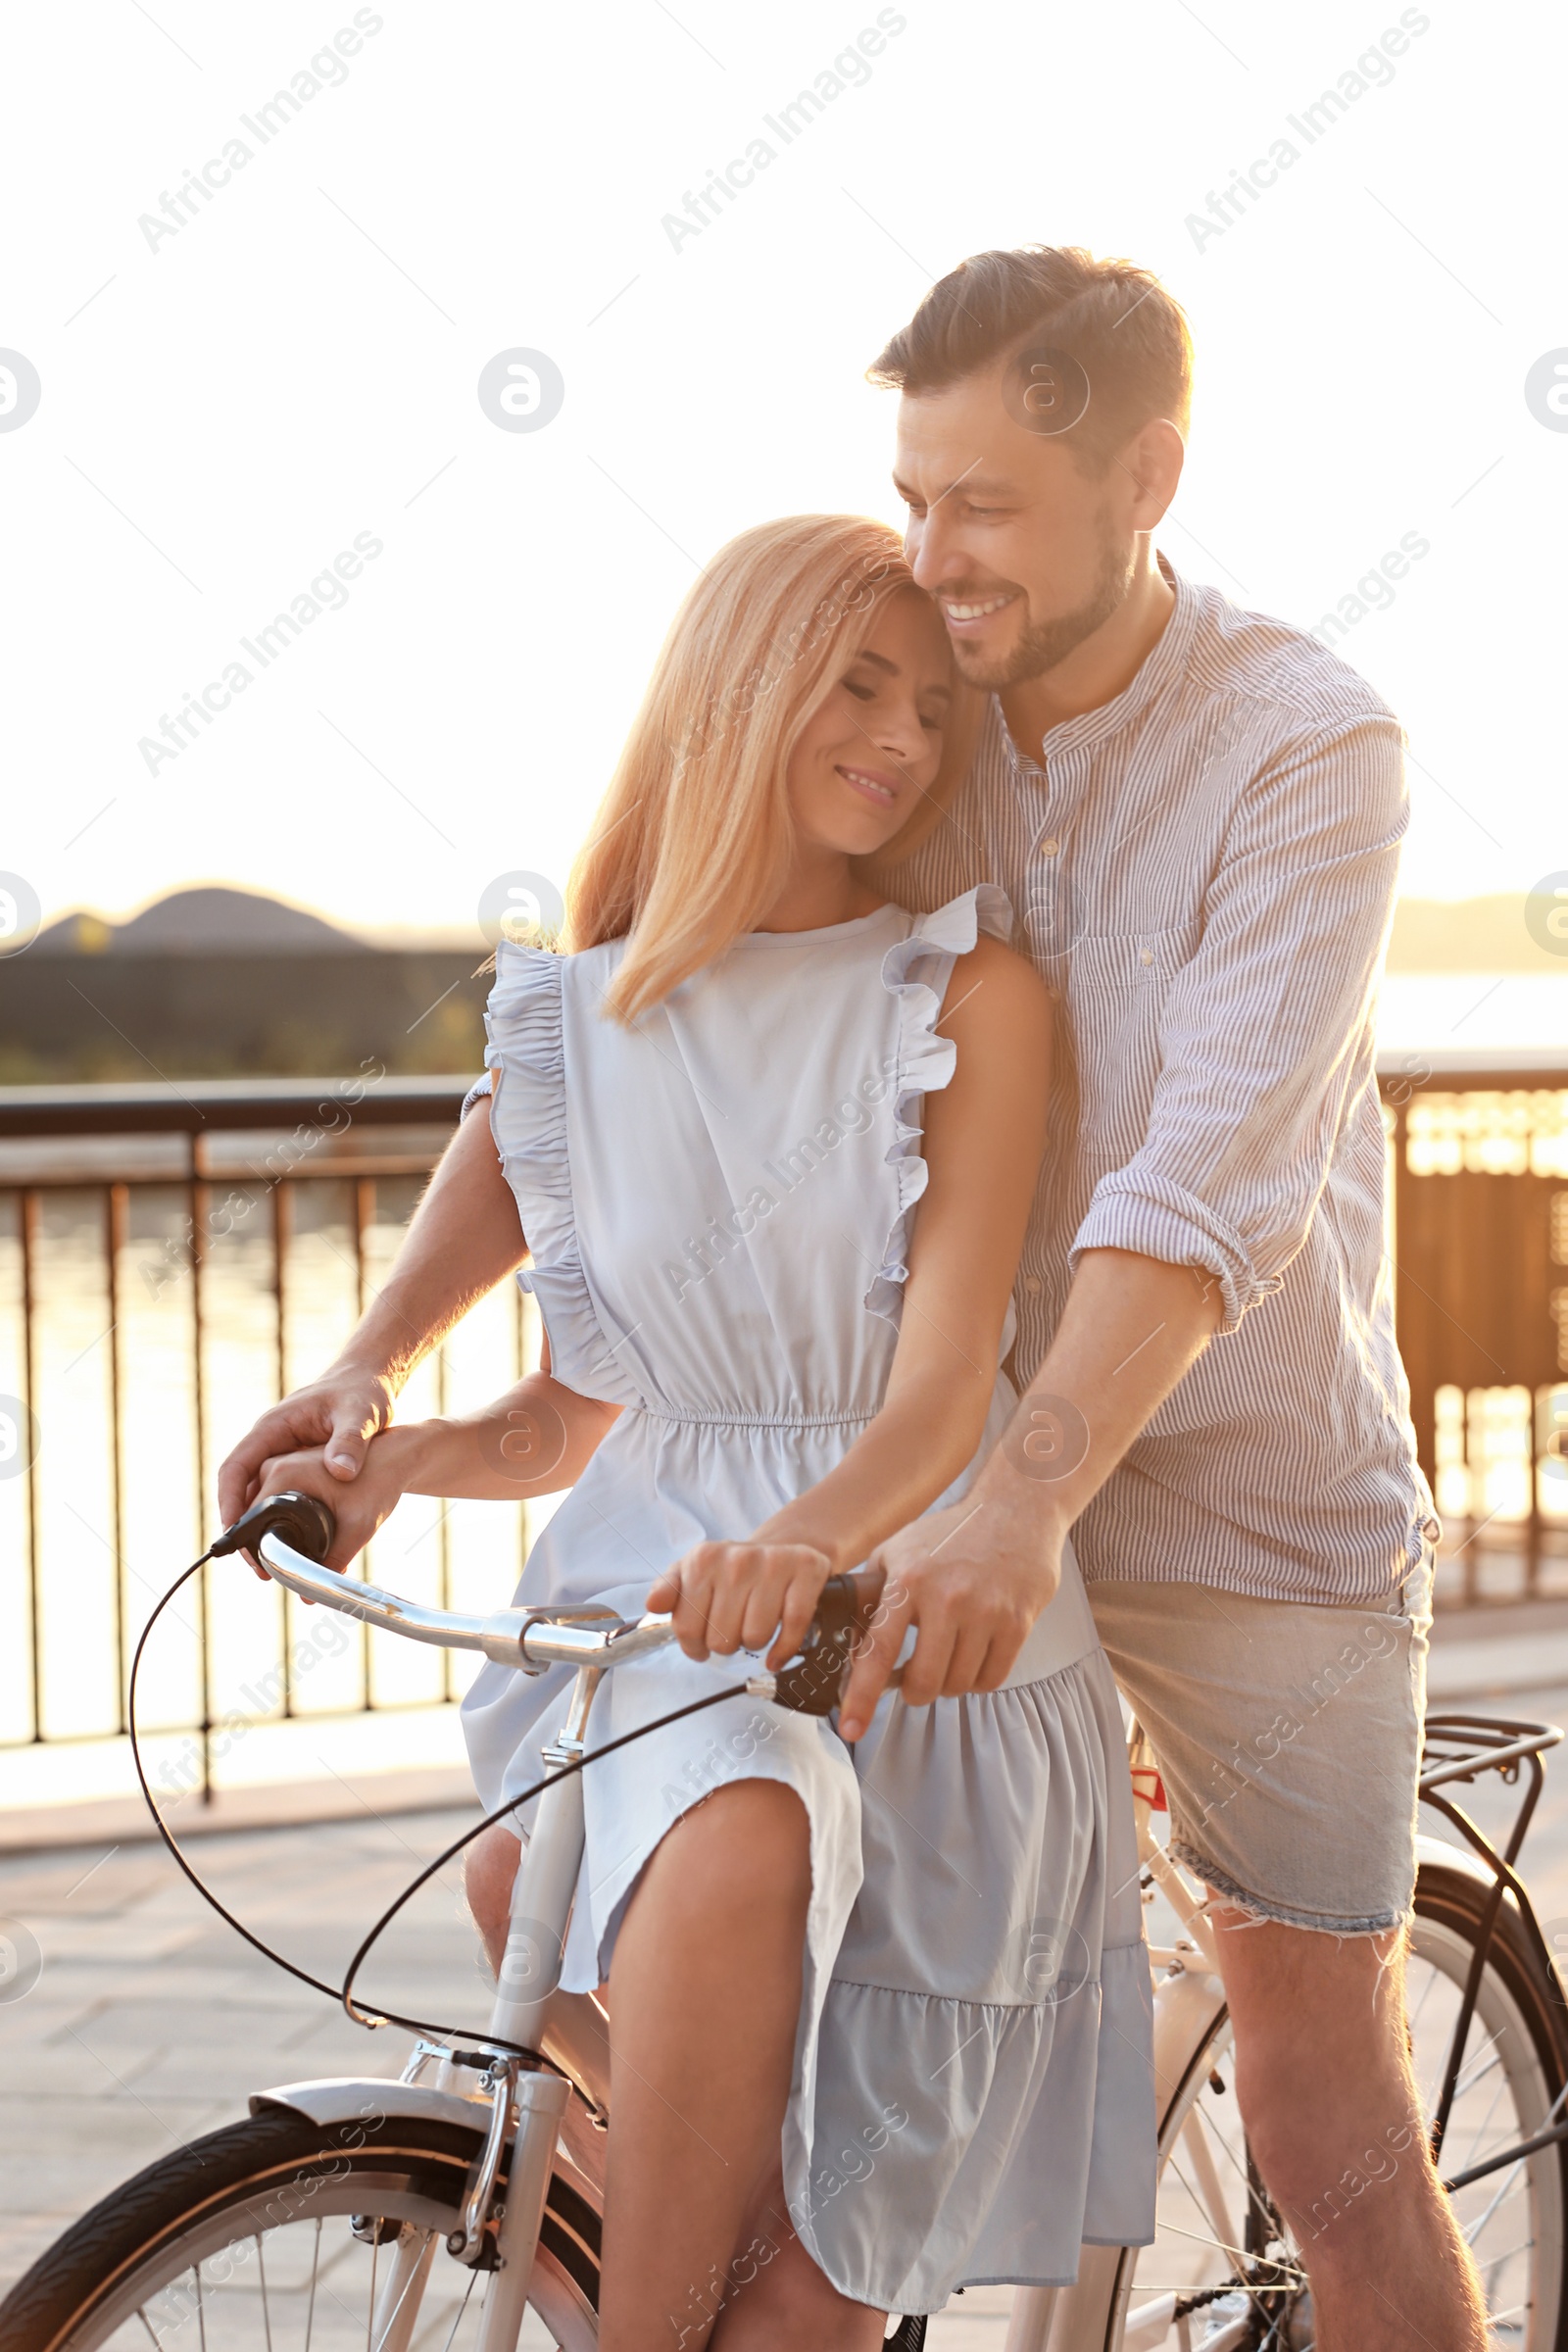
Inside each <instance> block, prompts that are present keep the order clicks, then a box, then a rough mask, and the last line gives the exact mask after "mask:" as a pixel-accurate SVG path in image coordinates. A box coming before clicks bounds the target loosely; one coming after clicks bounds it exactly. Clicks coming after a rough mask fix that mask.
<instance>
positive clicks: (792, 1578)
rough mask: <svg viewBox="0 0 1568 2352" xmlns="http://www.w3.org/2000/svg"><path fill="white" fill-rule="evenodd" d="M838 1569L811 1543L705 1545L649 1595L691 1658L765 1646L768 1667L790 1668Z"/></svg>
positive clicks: (689, 1554) (654, 1608)
mask: <svg viewBox="0 0 1568 2352" xmlns="http://www.w3.org/2000/svg"><path fill="white" fill-rule="evenodd" d="M832 1574H833V1562H832V1561H831V1560H830V1559H829V1557H828V1555H827V1553H826V1552H825V1551H818V1550H817V1549H816V1547H815V1545H814V1544H773V1543H761V1542H759V1541H758V1540H757V1539H755V1538H754V1539H753V1540H752V1542H750V1543H748V1544H697V1545H696V1546H695V1547H694V1548H693V1549H692V1550H691V1551H689V1552H687V1554H686V1556H685V1558H684V1559H681V1560H677V1561H676V1562H675V1565H674V1567H673V1568H666V1569H665V1570H664V1573H663V1575H662V1577H661V1578H660V1579H659V1582H658V1583H657V1584H656V1585H655V1586H654V1587H653V1589H652V1591H651V1592H650V1593H649V1595H648V1606H649V1608H650V1609H651V1610H652V1611H653V1612H654V1613H655V1614H656V1615H657V1614H662V1612H663V1611H664V1610H665V1609H667V1610H669V1611H670V1613H671V1615H672V1616H673V1618H674V1621H675V1635H676V1639H677V1640H678V1641H679V1642H680V1645H681V1647H682V1649H683V1650H684V1651H685V1652H686V1655H687V1656H688V1657H689V1658H706V1657H709V1656H711V1655H716V1656H718V1657H724V1658H727V1657H729V1656H730V1655H731V1654H732V1653H733V1652H734V1651H735V1650H737V1649H752V1650H758V1649H761V1648H762V1646H763V1645H764V1643H766V1642H769V1641H772V1638H773V1636H774V1634H775V1633H776V1634H777V1636H778V1639H777V1640H776V1641H773V1646H772V1648H771V1649H769V1650H768V1653H767V1664H768V1666H769V1667H770V1668H774V1667H779V1666H783V1665H786V1664H787V1663H788V1661H789V1660H790V1659H791V1658H793V1657H794V1655H795V1653H796V1651H797V1650H798V1649H799V1648H800V1646H801V1644H802V1642H804V1641H805V1639H806V1634H807V1628H808V1627H809V1625H810V1622H811V1618H812V1616H813V1614H814V1613H815V1609H816V1604H817V1602H818V1600H820V1598H821V1596H822V1587H823V1586H824V1585H825V1584H826V1583H827V1580H828V1578H829V1577H830V1576H831V1575H832Z"/></svg>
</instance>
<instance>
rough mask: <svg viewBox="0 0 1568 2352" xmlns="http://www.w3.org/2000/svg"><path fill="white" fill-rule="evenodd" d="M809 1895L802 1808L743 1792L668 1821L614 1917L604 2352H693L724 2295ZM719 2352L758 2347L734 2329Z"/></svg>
mask: <svg viewBox="0 0 1568 2352" xmlns="http://www.w3.org/2000/svg"><path fill="white" fill-rule="evenodd" d="M810 1891H811V1869H810V1841H809V1827H808V1823H807V1817H806V1810H805V1807H804V1806H803V1805H802V1803H801V1800H800V1798H799V1796H797V1794H796V1793H795V1791H794V1790H793V1789H788V1788H786V1787H785V1786H784V1785H783V1784H782V1783H781V1782H777V1781H761V1780H758V1781H740V1782H736V1783H734V1784H732V1785H731V1786H730V1787H729V1788H727V1789H715V1790H714V1791H713V1793H712V1794H711V1796H709V1797H707V1798H706V1799H705V1800H704V1801H703V1802H702V1803H701V1804H699V1805H697V1806H695V1807H694V1808H693V1810H692V1811H691V1812H690V1813H687V1814H684V1815H683V1816H682V1817H681V1819H680V1820H679V1821H678V1822H676V1824H675V1825H674V1827H673V1828H672V1829H671V1830H670V1832H669V1834H668V1835H667V1836H666V1837H665V1838H663V1840H662V1843H661V1844H660V1846H659V1848H658V1850H657V1851H656V1852H655V1854H654V1856H653V1858H652V1860H651V1861H650V1862H649V1864H648V1867H647V1869H646V1870H645V1871H644V1872H643V1875H642V1878H641V1881H640V1882H639V1884H638V1887H637V1890H636V1892H635V1894H634V1895H633V1896H632V1899H631V1902H630V1903H629V1905H628V1906H627V1910H626V1916H625V1919H624V1920H623V1922H622V1923H621V1929H620V1933H619V1936H617V1937H616V1941H615V1954H614V1960H613V1966H612V1969H611V1977H610V1999H611V2019H612V2024H611V2057H610V2064H611V2116H612V2123H611V2131H610V2151H609V2170H608V2178H607V2182H606V2194H605V2248H604V2270H603V2279H602V2289H601V2298H600V2320H599V2341H600V2343H601V2345H602V2346H603V2347H604V2352H653V2347H655V2346H661V2345H667V2346H668V2347H669V2352H700V2348H701V2347H702V2346H705V2345H706V2344H707V2343H708V2341H709V2337H710V2334H711V2330H712V2327H713V2323H714V2320H715V2318H716V2317H717V2314H718V2309H719V2305H720V2304H721V2302H722V2301H723V2299H724V2296H725V2295H726V2293H729V2292H731V2291H733V2287H732V2266H733V2263H734V2258H735V2254H736V2251H737V2246H738V2244H739V2241H740V2239H741V2234H742V2224H743V2223H744V2222H745V2221H746V2220H747V2218H748V2216H749V2215H750V2214H751V2212H752V2210H753V2208H754V2207H755V2205H756V2204H757V2202H758V2199H759V2196H760V2194H761V2193H762V2192H763V2191H764V2190H765V2188H766V2187H767V2185H768V2183H769V2182H770V2181H771V2180H772V2179H773V2177H774V2175H775V2173H776V2171H777V2168H778V2149H779V2133H780V2130H781V2127H782V2125H783V2121H784V2107H785V2102H786V2100H787V2098H788V2096H789V2085H790V2069H791V2064H792V2062H793V2059H794V2053H795V2030H796V2023H797V2020H798V2018H799V2014H800V2004H801V1955H802V1952H803V1950H804V1947H805V1941H806V1914H807V1905H808V1903H809V1899H810ZM766 2276H767V2274H766V2273H764V2274H763V2278H766ZM761 2283H762V2281H761V2279H760V2280H759V2281H758V2285H759V2286H760V2285H761ZM823 2283H824V2285H825V2284H826V2281H825V2280H824V2281H823ZM829 2291H831V2290H829ZM768 2299H771V2298H768ZM745 2300H746V2301H747V2302H749V2303H750V2302H753V2301H754V2300H756V2301H759V2302H760V2300H762V2298H760V2297H759V2295H758V2288H757V2287H754V2288H753V2289H752V2293H751V2294H750V2295H749V2296H747V2297H746V2298H745ZM758 2316H759V2317H760V2316H761V2315H760V2313H759V2314H758ZM735 2317H736V2320H737V2321H741V2313H740V2311H739V2310H737V2312H736V2315H735ZM878 2332H880V2331H879V2330H878ZM725 2340H726V2342H730V2343H733V2344H735V2345H737V2346H738V2345H741V2344H744V2343H758V2344H760V2343H761V2342H763V2341H765V2340H767V2339H765V2338H763V2337H761V2336H758V2335H755V2334H748V2333H747V2332H746V2323H745V2322H742V2333H741V2334H740V2335H738V2336H726V2339H725ZM869 2340H870V2341H871V2342H873V2343H874V2342H875V2341H876V2336H875V2335H874V2334H873V2336H872V2337H871V2338H870V2339H869ZM814 2341H815V2344H816V2345H817V2346H818V2347H819V2352H838V2347H839V2346H840V2345H841V2344H842V2345H843V2347H844V2352H858V2341H857V2339H856V2338H854V2337H843V2336H837V2335H834V2334H832V2333H828V2334H821V2333H818V2334H817V2335H816V2336H815V2338H814Z"/></svg>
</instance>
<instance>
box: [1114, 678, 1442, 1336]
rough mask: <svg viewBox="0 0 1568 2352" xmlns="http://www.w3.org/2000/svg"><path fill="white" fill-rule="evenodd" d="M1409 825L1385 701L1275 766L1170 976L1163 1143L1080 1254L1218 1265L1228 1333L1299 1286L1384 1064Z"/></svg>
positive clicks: (1233, 838) (1238, 823) (1154, 1138)
mask: <svg viewBox="0 0 1568 2352" xmlns="http://www.w3.org/2000/svg"><path fill="white" fill-rule="evenodd" d="M1407 822H1408V804H1407V800H1406V794H1405V783H1404V745H1403V737H1402V735H1401V733H1400V730H1399V727H1398V724H1397V720H1395V719H1394V718H1393V717H1392V715H1390V714H1388V713H1386V712H1375V711H1369V712H1367V714H1366V715H1365V716H1364V717H1361V718H1358V719H1349V720H1346V721H1344V722H1341V723H1338V724H1335V725H1332V726H1328V727H1324V728H1320V729H1318V730H1315V731H1313V732H1312V733H1311V734H1308V735H1305V736H1301V737H1299V738H1298V739H1297V740H1296V741H1294V742H1292V743H1290V744H1288V745H1287V746H1285V747H1284V748H1282V749H1280V750H1278V751H1276V752H1275V753H1274V754H1273V756H1272V757H1271V758H1269V759H1268V760H1267V761H1266V763H1265V764H1263V765H1262V766H1260V768H1259V770H1258V772H1257V774H1256V775H1255V776H1254V777H1253V779H1252V781H1251V783H1250V786H1249V787H1248V789H1247V791H1246V793H1245V794H1244V795H1243V797H1242V799H1241V801H1240V802H1239V804H1238V807H1237V809H1236V814H1235V817H1234V819H1233V821H1232V824H1231V826H1230V829H1229V832H1228V835H1227V839H1226V842H1225V847H1224V852H1223V855H1222V857H1221V858H1220V860H1219V862H1218V865H1217V867H1216V870H1215V872H1214V876H1213V879H1212V881H1211V883H1210V885H1209V888H1208V890H1207V892H1206V893H1205V898H1204V906H1203V917H1202V933H1201V939H1200V941H1199V944H1198V946H1197V948H1196V949H1195V951H1194V952H1193V954H1192V955H1191V956H1190V957H1189V959H1188V960H1187V961H1186V962H1185V963H1184V964H1183V965H1182V966H1181V968H1180V970H1179V971H1178V972H1177V973H1176V974H1175V976H1174V977H1173V979H1172V980H1171V981H1170V983H1169V988H1168V994H1167V996H1166V999H1165V1005H1164V1009H1163V1013H1162V1016H1161V1020H1160V1024H1159V1046H1160V1074H1159V1077H1158V1080H1157V1082H1156V1085H1155V1089H1154V1097H1153V1105H1152V1114H1151V1117H1150V1121H1149V1126H1148V1131H1147V1135H1146V1139H1145V1142H1144V1144H1143V1146H1142V1148H1141V1149H1140V1151H1139V1152H1137V1153H1136V1155H1135V1156H1134V1157H1133V1158H1132V1159H1130V1160H1129V1161H1128V1162H1127V1164H1126V1165H1125V1166H1124V1167H1121V1168H1118V1169H1116V1170H1114V1171H1113V1172H1112V1173H1110V1174H1108V1175H1106V1176H1103V1177H1102V1178H1101V1180H1100V1182H1099V1183H1098V1184H1097V1185H1096V1187H1095V1190H1094V1193H1093V1196H1092V1197H1091V1200H1090V1203H1089V1207H1088V1211H1087V1213H1086V1214H1085V1216H1084V1219H1083V1222H1082V1224H1081V1225H1080V1226H1079V1229H1078V1232H1077V1234H1076V1236H1075V1238H1074V1241H1073V1245H1072V1260H1073V1263H1074V1264H1075V1265H1076V1262H1077V1259H1078V1257H1079V1255H1080V1254H1081V1253H1082V1252H1083V1251H1084V1250H1134V1251H1137V1252H1138V1253H1139V1254H1140V1255H1142V1256H1145V1257H1154V1258H1160V1259H1163V1260H1164V1261H1166V1262H1167V1263H1169V1264H1173V1265H1191V1266H1196V1267H1201V1268H1205V1269H1206V1270H1207V1271H1208V1272H1209V1273H1210V1274H1211V1275H1212V1276H1213V1277H1214V1279H1215V1280H1216V1282H1217V1283H1218V1284H1219V1287H1220V1291H1221V1293H1222V1296H1223V1299H1224V1316H1223V1320H1222V1322H1221V1324H1220V1329H1221V1330H1222V1331H1234V1330H1235V1329H1236V1327H1237V1325H1238V1324H1239V1323H1240V1321H1241V1319H1242V1317H1243V1315H1244V1314H1245V1313H1246V1311H1247V1309H1248V1308H1249V1307H1250V1306H1251V1305H1253V1304H1255V1302H1256V1301H1257V1300H1258V1299H1262V1298H1266V1297H1267V1296H1268V1295H1269V1293H1270V1292H1273V1291H1277V1290H1278V1289H1279V1288H1280V1287H1281V1284H1282V1281H1283V1277H1284V1272H1285V1268H1286V1267H1287V1266H1288V1265H1289V1264H1290V1262H1291V1259H1292V1258H1293V1257H1294V1256H1295V1255H1296V1253H1297V1251H1298V1250H1299V1249H1300V1248H1301V1246H1302V1244H1303V1242H1304V1241H1305V1239H1306V1234H1307V1229H1308V1227H1309V1225H1310V1223H1311V1220H1312V1215H1313V1211H1314V1209H1315V1208H1316V1206H1317V1202H1318V1200H1319V1198H1320V1196H1321V1194H1322V1191H1323V1187H1324V1184H1325V1182H1326V1181H1327V1177H1328V1173H1329V1169H1330V1166H1331V1164H1332V1161H1333V1157H1334V1153H1335V1151H1336V1148H1337V1146H1338V1144H1339V1141H1340V1138H1341V1135H1342V1133H1343V1130H1344V1126H1345V1121H1346V1118H1347V1115H1348V1111H1349V1109H1350V1108H1351V1106H1352V1105H1353V1103H1355V1102H1356V1101H1357V1100H1358V1099H1359V1097H1360V1096H1361V1094H1362V1092H1363V1090H1364V1089H1365V1087H1366V1086H1367V1084H1368V1082H1369V1080H1370V1078H1371V1075H1372V1072H1373V1068H1374V1052H1375V1041H1374V1034H1373V1016H1374V1007H1375V1002H1376V992H1377V986H1378V981H1379V978H1380V975H1381V971H1382V965H1383V957H1384V954H1385V951H1386V949H1387V945H1388V936H1389V930H1390V926H1391V924H1392V921H1393V908H1394V895H1395V889H1396V884H1397V873H1398V858H1399V844H1400V841H1401V839H1402V837H1403V834H1404V831H1405V827H1406V824H1407Z"/></svg>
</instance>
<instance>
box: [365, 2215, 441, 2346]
mask: <svg viewBox="0 0 1568 2352" xmlns="http://www.w3.org/2000/svg"><path fill="white" fill-rule="evenodd" d="M415 2234H416V2235H417V2236H418V2237H420V2238H422V2239H424V2240H426V2241H428V2239H429V2236H430V2232H429V2230H428V2229H420V2230H417V2231H416V2232H415ZM394 2242H396V2243H397V2244H399V2246H401V2242H402V2241H401V2240H396V2241H394ZM423 2261H424V2247H423V2245H421V2246H420V2248H419V2252H418V2254H417V2256H416V2257H415V2260H414V2266H413V2268H412V2269H411V2270H410V2272H409V2275H408V2277H407V2278H405V2279H404V2281H403V2291H402V2293H401V2294H400V2295H399V2296H398V2299H397V2301H396V2302H395V2303H394V2304H393V2306H392V2309H391V2310H390V2312H388V2314H387V2322H386V2326H385V2327H383V2328H382V2330H381V2342H382V2344H384V2343H385V2342H386V2339H387V2337H388V2336H389V2335H390V2334H391V2332H392V2329H393V2327H394V2326H395V2325H396V2322H397V2316H398V2313H399V2312H400V2311H401V2310H402V2309H403V2306H404V2304H405V2303H406V2302H407V2301H408V2299H409V2293H410V2290H411V2288H413V2287H414V2286H416V2285H417V2284H419V2283H420V2281H421V2280H422V2279H423V2278H424V2275H425V2274H424V2270H423ZM392 2275H393V2277H394V2278H396V2276H397V2270H396V2266H395V2265H394V2268H393V2273H392ZM377 2352H379V2347H377Z"/></svg>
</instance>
